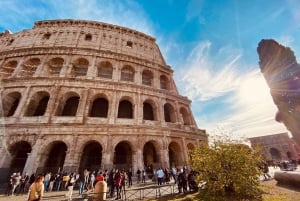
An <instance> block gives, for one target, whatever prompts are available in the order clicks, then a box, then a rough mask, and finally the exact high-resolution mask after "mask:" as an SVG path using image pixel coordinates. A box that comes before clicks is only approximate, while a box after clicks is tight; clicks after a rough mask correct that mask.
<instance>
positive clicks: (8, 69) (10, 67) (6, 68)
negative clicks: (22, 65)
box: [1, 60, 18, 77]
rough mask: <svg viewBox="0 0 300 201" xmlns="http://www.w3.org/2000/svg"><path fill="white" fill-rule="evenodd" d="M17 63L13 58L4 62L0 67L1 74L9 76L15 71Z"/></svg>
mask: <svg viewBox="0 0 300 201" xmlns="http://www.w3.org/2000/svg"><path fill="white" fill-rule="evenodd" d="M17 65H18V62H17V61H15V60H13V61H9V62H7V63H5V64H4V65H3V66H2V68H1V75H3V77H10V76H11V75H12V74H13V72H14V71H15V69H16V67H17Z"/></svg>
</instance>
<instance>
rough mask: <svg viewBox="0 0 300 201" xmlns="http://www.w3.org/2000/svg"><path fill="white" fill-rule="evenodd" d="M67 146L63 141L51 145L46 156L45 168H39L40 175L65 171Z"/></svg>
mask: <svg viewBox="0 0 300 201" xmlns="http://www.w3.org/2000/svg"><path fill="white" fill-rule="evenodd" d="M67 149H68V147H67V145H66V144H65V143H64V142H61V141H54V142H52V143H51V144H50V146H49V149H48V150H46V152H47V153H46V154H45V156H44V157H45V159H46V162H45V166H44V167H40V168H38V169H39V171H38V172H40V173H46V172H52V173H54V172H58V171H59V170H62V169H63V166H64V162H65V158H66V152H67Z"/></svg>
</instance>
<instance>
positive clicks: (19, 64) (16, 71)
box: [11, 57, 24, 77]
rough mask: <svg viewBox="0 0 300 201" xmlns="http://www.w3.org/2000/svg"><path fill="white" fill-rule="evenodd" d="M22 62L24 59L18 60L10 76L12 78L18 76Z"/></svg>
mask: <svg viewBox="0 0 300 201" xmlns="http://www.w3.org/2000/svg"><path fill="white" fill-rule="evenodd" d="M23 62H24V57H23V58H22V59H20V61H19V62H18V64H17V66H16V68H15V70H14V72H13V74H12V75H11V76H12V77H15V76H16V75H19V74H20V71H21V70H22V68H23V66H22V64H23Z"/></svg>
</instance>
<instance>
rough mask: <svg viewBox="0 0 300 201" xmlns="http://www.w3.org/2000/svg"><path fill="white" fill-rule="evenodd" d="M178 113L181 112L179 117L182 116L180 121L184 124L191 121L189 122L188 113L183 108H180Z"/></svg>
mask: <svg viewBox="0 0 300 201" xmlns="http://www.w3.org/2000/svg"><path fill="white" fill-rule="evenodd" d="M180 114H181V117H182V120H181V121H182V123H183V124H184V125H190V124H191V122H190V116H189V113H188V112H187V110H186V109H185V108H183V107H182V108H180Z"/></svg>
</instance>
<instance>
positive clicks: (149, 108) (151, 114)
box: [143, 99, 157, 121]
mask: <svg viewBox="0 0 300 201" xmlns="http://www.w3.org/2000/svg"><path fill="white" fill-rule="evenodd" d="M143 119H144V120H152V121H155V120H157V112H156V107H155V104H154V102H153V101H152V100H150V99H147V100H145V101H144V102H143Z"/></svg>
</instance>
